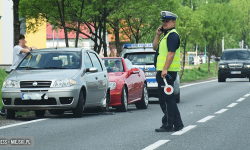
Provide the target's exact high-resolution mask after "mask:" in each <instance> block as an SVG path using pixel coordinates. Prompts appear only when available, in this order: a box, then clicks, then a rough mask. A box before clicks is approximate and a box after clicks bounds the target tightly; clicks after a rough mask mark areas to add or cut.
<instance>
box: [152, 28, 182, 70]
mask: <svg viewBox="0 0 250 150" xmlns="http://www.w3.org/2000/svg"><path fill="white" fill-rule="evenodd" d="M172 32H175V33H177V31H176V30H175V29H172V30H171V31H169V32H168V33H167V34H166V36H164V37H163V39H162V40H161V42H160V44H159V55H158V56H157V63H156V70H157V71H162V70H163V68H164V66H165V63H166V59H167V55H168V46H167V38H168V35H169V34H170V33H172ZM177 34H178V33H177ZM180 68H181V65H180V47H179V48H178V49H177V50H176V51H175V55H174V59H173V62H172V63H171V65H170V66H169V68H168V71H180Z"/></svg>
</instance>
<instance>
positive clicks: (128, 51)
mask: <svg viewBox="0 0 250 150" xmlns="http://www.w3.org/2000/svg"><path fill="white" fill-rule="evenodd" d="M144 52H155V50H153V49H152V48H145V49H144V48H137V49H123V51H122V53H144Z"/></svg>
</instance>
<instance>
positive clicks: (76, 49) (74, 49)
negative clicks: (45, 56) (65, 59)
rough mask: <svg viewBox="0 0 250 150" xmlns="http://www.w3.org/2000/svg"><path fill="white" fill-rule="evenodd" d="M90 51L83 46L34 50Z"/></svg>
mask: <svg viewBox="0 0 250 150" xmlns="http://www.w3.org/2000/svg"><path fill="white" fill-rule="evenodd" d="M81 50H83V51H88V50H89V49H83V48H75V47H63V48H44V49H37V50H34V51H33V52H35V51H44V52H45V51H46V52H47V51H65V52H66V51H79V52H80V51H81ZM89 51H93V50H89Z"/></svg>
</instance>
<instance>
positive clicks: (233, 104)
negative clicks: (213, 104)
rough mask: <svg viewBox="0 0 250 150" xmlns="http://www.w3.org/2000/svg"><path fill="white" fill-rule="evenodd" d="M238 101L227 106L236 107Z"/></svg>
mask: <svg viewBox="0 0 250 150" xmlns="http://www.w3.org/2000/svg"><path fill="white" fill-rule="evenodd" d="M237 104H238V103H232V104H230V105H228V106H227V107H234V106H235V105H237Z"/></svg>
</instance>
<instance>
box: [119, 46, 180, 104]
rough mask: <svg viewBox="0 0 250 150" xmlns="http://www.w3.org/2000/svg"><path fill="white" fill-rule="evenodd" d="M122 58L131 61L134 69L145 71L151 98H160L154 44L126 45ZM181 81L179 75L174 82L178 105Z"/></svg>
mask: <svg viewBox="0 0 250 150" xmlns="http://www.w3.org/2000/svg"><path fill="white" fill-rule="evenodd" d="M121 57H123V58H127V59H129V60H130V61H131V62H132V64H133V65H134V67H136V68H140V69H142V70H144V72H145V75H146V80H147V83H148V84H147V86H148V94H149V97H158V84H157V82H156V73H157V72H156V70H155V66H154V57H155V51H154V50H153V44H152V43H149V44H124V46H123V51H122V53H121ZM179 86H180V80H179V75H178V73H177V76H176V79H175V81H174V96H175V101H176V103H179V102H180V87H179Z"/></svg>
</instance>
